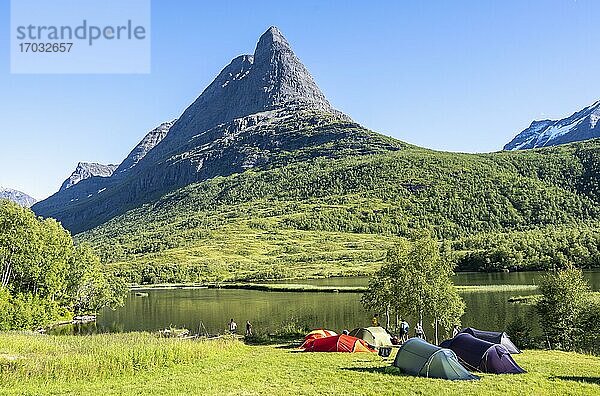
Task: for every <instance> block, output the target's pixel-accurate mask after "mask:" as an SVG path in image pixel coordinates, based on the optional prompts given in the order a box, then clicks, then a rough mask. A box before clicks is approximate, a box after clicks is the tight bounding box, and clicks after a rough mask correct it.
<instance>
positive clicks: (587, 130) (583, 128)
mask: <svg viewBox="0 0 600 396" xmlns="http://www.w3.org/2000/svg"><path fill="white" fill-rule="evenodd" d="M598 120H600V100H599V101H597V102H595V103H593V104H591V105H590V106H588V107H586V108H584V109H583V110H580V111H578V112H576V113H574V114H573V115H572V116H570V117H567V118H563V119H561V120H542V121H533V122H532V123H531V125H530V126H529V128H527V129H525V130H524V131H523V132H521V133H519V134H518V135H517V136H516V137H515V138H514V139H513V140H511V141H510V142H509V143H508V144H507V145H506V146H504V150H524V149H532V148H538V147H548V146H556V145H559V144H565V143H572V142H577V141H581V140H588V139H594V138H597V137H600V123H598Z"/></svg>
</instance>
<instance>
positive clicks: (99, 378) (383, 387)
mask: <svg viewBox="0 0 600 396" xmlns="http://www.w3.org/2000/svg"><path fill="white" fill-rule="evenodd" d="M515 360H516V361H517V362H518V363H519V364H520V365H521V366H522V367H523V368H525V369H526V370H527V371H528V373H527V374H524V375H490V374H483V375H482V377H483V378H482V380H481V381H476V382H462V381H458V382H451V381H445V380H437V379H427V378H415V377H410V376H405V375H402V374H401V373H399V372H398V370H397V369H395V368H393V367H391V366H390V365H391V359H387V360H383V359H382V358H380V357H379V356H377V355H376V354H343V353H301V352H298V350H297V349H295V348H294V347H291V346H285V345H262V346H251V345H246V344H244V343H242V342H240V341H235V340H216V341H197V340H176V339H163V338H157V337H155V336H153V335H150V334H146V333H130V334H112V335H95V336H85V337H82V336H57V337H53V336H34V335H28V334H20V333H2V334H1V335H0V394H2V395H46V394H48V395H49V394H64V395H79V394H103V395H163V394H169V395H179V394H182V395H183V394H203V395H206V394H209V395H210V394H219V395H223V394H245V395H261V394H264V395H279V394H286V395H289V394H305V395H322V394H349V395H351V394H365V395H369V394H372V395H381V394H384V395H386V394H389V395H392V394H394V395H414V394H444V395H446V394H447V395H480V394H489V395H494V394H498V395H544V394H570V395H593V394H598V393H600V358H598V357H593V356H589V355H581V354H576V353H567V352H558V351H533V350H531V351H530V350H528V351H525V352H524V353H523V354H521V355H516V356H515Z"/></svg>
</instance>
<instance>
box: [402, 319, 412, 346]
mask: <svg viewBox="0 0 600 396" xmlns="http://www.w3.org/2000/svg"><path fill="white" fill-rule="evenodd" d="M409 330H410V325H409V324H408V322H407V321H406V320H404V319H400V341H401V342H402V343H404V342H406V341H407V340H408V331H409Z"/></svg>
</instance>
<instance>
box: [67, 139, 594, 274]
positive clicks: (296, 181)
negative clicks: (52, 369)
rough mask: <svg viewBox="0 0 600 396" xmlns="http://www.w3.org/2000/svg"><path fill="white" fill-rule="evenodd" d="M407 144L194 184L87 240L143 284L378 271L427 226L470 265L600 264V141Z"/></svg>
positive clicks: (83, 237) (119, 219) (98, 230)
mask: <svg viewBox="0 0 600 396" xmlns="http://www.w3.org/2000/svg"><path fill="white" fill-rule="evenodd" d="M399 147H400V146H399ZM402 147H403V148H402V149H400V150H398V151H393V152H387V153H383V154H370V155H352V156H349V157H342V158H335V157H332V156H323V157H318V158H312V159H311V158H308V159H306V160H304V161H301V162H293V163H291V164H289V165H285V164H283V165H282V166H281V167H273V168H272V169H266V170H259V171H252V170H248V171H246V172H243V173H241V174H234V175H231V176H228V177H216V178H213V179H211V180H207V181H205V182H202V183H196V184H191V185H188V186H186V187H184V188H182V189H179V190H177V191H175V192H172V193H169V194H167V195H165V196H163V197H162V198H160V199H159V200H158V201H156V202H154V203H152V204H147V205H144V206H142V207H140V208H137V209H134V210H132V211H129V212H127V213H126V214H124V215H122V216H119V217H117V218H115V219H113V220H111V221H110V222H108V223H106V224H104V225H102V226H100V227H97V228H95V229H93V230H91V231H88V232H86V233H83V234H81V235H80V236H79V237H78V238H79V240H83V241H88V242H90V243H91V244H92V245H93V246H95V247H96V249H97V251H98V253H99V254H100V255H102V256H103V259H104V261H105V262H106V263H114V264H112V265H115V266H117V267H119V268H120V269H121V270H122V271H127V272H128V273H129V275H130V278H131V279H132V280H133V281H138V282H154V281H182V280H205V279H211V280H222V279H256V278H276V277H304V276H317V275H321V276H328V275H348V274H358V273H364V272H370V271H372V270H373V269H374V268H376V267H377V265H378V263H379V261H380V260H381V258H382V257H383V254H384V252H385V249H386V248H387V246H389V245H390V244H392V243H394V241H395V240H396V238H398V237H403V236H407V235H408V234H410V233H411V232H412V230H415V229H420V228H430V229H432V230H433V231H434V232H435V235H436V236H437V237H438V238H439V239H440V240H442V239H444V240H454V241H455V243H454V246H455V248H456V250H457V251H458V252H460V255H459V256H458V257H459V260H460V266H461V267H463V268H469V269H488V270H493V269H498V268H502V267H505V266H512V267H520V268H529V269H534V268H535V269H539V268H548V267H549V266H551V265H554V264H556V263H557V262H560V260H563V261H564V260H565V259H570V258H573V259H577V258H579V259H581V260H582V261H581V262H582V263H583V265H586V266H597V265H599V264H600V263H599V262H598V257H597V252H594V251H593V250H594V248H593V247H594V246H595V248H596V250H598V249H600V244H599V243H598V242H596V241H598V240H600V238H597V237H596V235H597V232H596V230H595V224H596V221H597V220H598V219H599V218H600V211H599V209H598V205H597V204H598V199H599V196H598V187H597V186H598V176H597V169H598V167H597V163H598V158H599V157H598V153H599V148H600V144H599V142H597V141H590V142H586V143H576V144H572V145H567V146H562V147H555V148H549V149H541V150H533V151H526V152H516V153H511V152H502V153H493V154H478V155H471V154H456V153H445V152H436V151H431V150H426V149H421V148H417V147H413V146H408V145H405V146H402ZM582 229H585V230H586V233H588V234H589V235H590V236H589V237H588V238H587V239H586V240H587V241H588V242H589V241H593V242H589V243H588V246H587V247H585V250H586V252H582V251H581V249H582V248H581V246H579V245H578V246H576V241H577V240H578V239H579V235H580V234H579V231H578V232H576V233H575V234H573V233H572V232H568V230H582ZM514 232H520V233H521V234H514ZM523 232H528V233H523ZM588 234H586V235H588ZM519 236H523V238H520V237H519ZM524 236H527V238H525V237H524ZM515 240H516V241H515ZM527 240H530V241H532V242H533V241H537V242H536V243H537V244H538V245H540V246H541V247H540V246H538V247H537V248H535V249H534V250H535V251H537V252H538V253H536V254H538V255H539V254H541V253H539V250H540V249H541V250H544V257H547V258H546V259H544V260H538V259H534V258H533V257H534V256H532V255H531V254H530V255H529V256H528V254H527V251H529V250H528V249H526V248H521V249H520V250H521V253H520V254H519V255H516V256H515V257H516V258H514V259H512V260H504V261H502V260H497V261H494V260H495V258H494V257H496V256H497V254H496V255H494V254H492V253H491V252H492V250H494V251H495V252H496V251H497V250H498V249H500V248H499V246H500V244H501V241H504V242H502V243H503V245H502V246H503V247H502V249H509V250H511V251H516V250H515V249H517V248H516V247H515V246H516V245H518V243H520V244H527ZM540 240H547V242H539V241H540ZM558 240H561V241H563V242H564V241H567V242H565V243H563V245H565V244H566V247H564V246H563V247H564V248H563V253H562V256H560V257H556V255H554V254H553V253H552V252H551V249H552V247H553V246H555V245H556V243H558V242H557V241H558ZM509 241H512V242H510V243H509ZM551 241H554V242H551ZM517 242H518V243H517ZM592 245H593V246H592ZM575 250H577V251H578V252H577V255H575V254H574V253H573V252H574V251H575ZM531 251H533V250H531ZM511 254H512V253H511ZM505 256H506V255H505ZM507 256H510V254H508V255H507ZM548 257H550V258H548Z"/></svg>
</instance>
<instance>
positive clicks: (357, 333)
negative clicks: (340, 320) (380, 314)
mask: <svg viewBox="0 0 600 396" xmlns="http://www.w3.org/2000/svg"><path fill="white" fill-rule="evenodd" d="M350 335H351V336H353V337H356V338H360V339H363V340H364V341H365V342H366V343H367V344H369V345H370V346H372V347H374V348H379V347H390V346H392V338H391V337H390V334H389V333H388V332H387V331H386V330H385V329H384V328H383V327H359V328H357V329H354V330H352V331H351V332H350Z"/></svg>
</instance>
